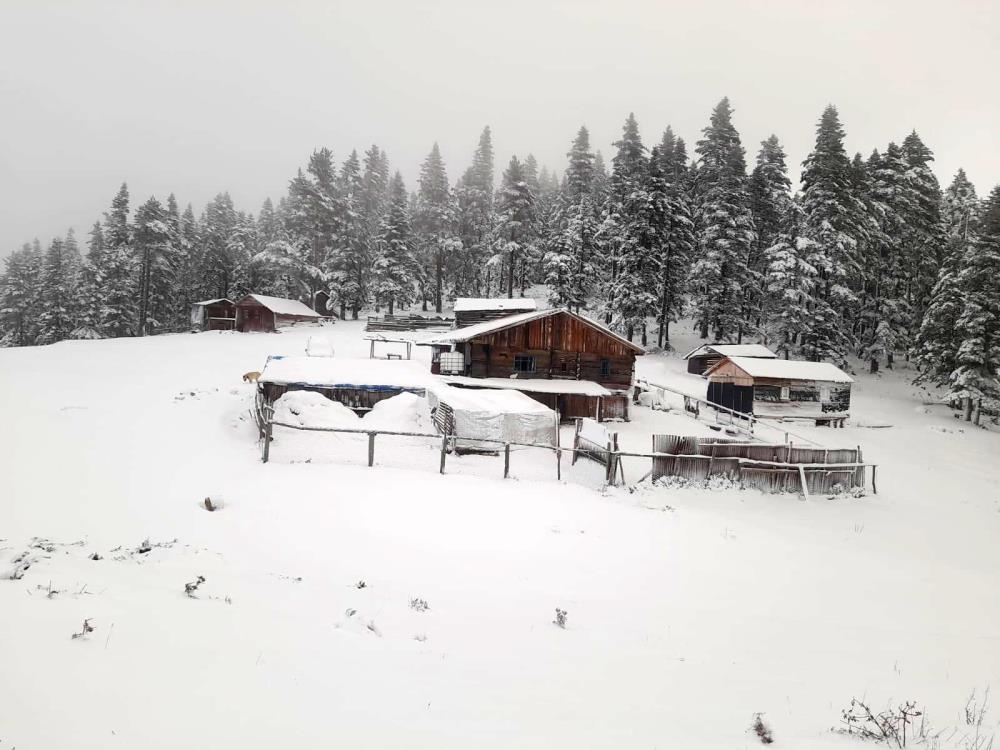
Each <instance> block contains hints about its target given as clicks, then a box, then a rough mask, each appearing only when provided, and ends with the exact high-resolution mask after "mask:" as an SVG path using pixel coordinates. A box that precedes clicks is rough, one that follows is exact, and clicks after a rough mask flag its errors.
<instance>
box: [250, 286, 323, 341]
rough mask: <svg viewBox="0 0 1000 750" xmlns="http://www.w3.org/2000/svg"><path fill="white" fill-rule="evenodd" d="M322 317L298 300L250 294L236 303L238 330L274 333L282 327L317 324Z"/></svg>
mask: <svg viewBox="0 0 1000 750" xmlns="http://www.w3.org/2000/svg"><path fill="white" fill-rule="evenodd" d="M321 317H322V316H321V315H320V314H319V313H318V312H316V311H315V310H313V309H311V308H310V307H309V306H308V305H304V304H303V303H301V302H299V301H298V300H294V299H284V298H283V297H268V296H267V295H264V294H248V295H247V296H246V297H244V298H243V299H241V300H240V301H239V302H237V303H236V330H237V331H242V332H244V333H246V332H249V331H257V332H263V333H274V332H275V331H276V330H277V329H278V328H279V327H280V326H287V325H293V324H295V323H308V322H316V321H318V320H319V319H320V318H321Z"/></svg>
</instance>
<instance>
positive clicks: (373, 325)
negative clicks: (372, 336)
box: [365, 315, 455, 331]
mask: <svg viewBox="0 0 1000 750" xmlns="http://www.w3.org/2000/svg"><path fill="white" fill-rule="evenodd" d="M454 322H455V319H454V318H442V317H425V316H422V315H381V316H379V315H369V316H368V319H367V320H366V321H365V330H366V331H423V330H433V329H440V328H451V326H452V324H453V323H454Z"/></svg>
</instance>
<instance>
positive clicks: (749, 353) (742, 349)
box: [684, 344, 778, 359]
mask: <svg viewBox="0 0 1000 750" xmlns="http://www.w3.org/2000/svg"><path fill="white" fill-rule="evenodd" d="M713 352H714V353H715V354H720V355H722V356H723V357H761V358H763V359H777V357H778V355H777V354H775V353H774V352H772V351H771V350H770V349H768V348H767V347H766V346H764V345H763V344H705V345H703V346H699V347H698V348H697V349H693V350H691V351H690V352H688V353H687V354H685V355H684V359H691V357H704V356H705V355H706V354H712V353H713Z"/></svg>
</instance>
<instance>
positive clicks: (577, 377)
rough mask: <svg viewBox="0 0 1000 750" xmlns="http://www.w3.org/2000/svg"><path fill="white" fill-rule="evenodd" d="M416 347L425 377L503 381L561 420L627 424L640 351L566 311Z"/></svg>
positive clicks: (481, 327) (509, 320) (500, 322)
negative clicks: (421, 349) (422, 352)
mask: <svg viewBox="0 0 1000 750" xmlns="http://www.w3.org/2000/svg"><path fill="white" fill-rule="evenodd" d="M422 343H423V344H424V345H429V346H431V347H432V349H433V354H432V357H431V372H433V373H435V374H440V375H448V376H451V377H452V378H453V379H458V378H460V379H461V381H455V380H453V381H452V382H455V383H456V384H460V385H465V386H467V387H469V386H474V385H478V386H479V387H498V386H497V382H506V384H507V385H506V386H505V387H508V388H515V389H517V390H520V391H523V392H524V393H526V394H528V395H529V396H531V397H532V398H535V399H536V400H538V401H541V402H542V403H544V404H545V405H546V406H548V407H549V408H552V409H556V410H557V411H559V413H560V414H561V415H562V417H563V418H566V419H568V418H571V417H594V416H596V417H597V418H601V419H610V418H625V419H627V418H628V390H629V388H630V387H631V385H632V379H633V375H634V373H635V358H636V356H638V355H640V354H643V353H644V350H643V349H642V347H640V346H637V345H636V344H633V343H632V342H631V341H629V340H628V339H625V338H623V337H621V336H619V335H618V334H616V333H614V332H612V331H609V330H608V329H607V328H605V327H604V326H602V325H600V324H599V323H595V322H594V321H592V320H588V319H587V318H585V317H583V316H582V315H577V314H575V313H572V312H569V311H568V310H539V311H535V312H525V313H519V314H516V315H509V316H506V317H503V318H499V319H497V320H493V321H488V322H484V323H478V324H476V325H473V326H466V327H464V328H458V329H455V330H454V331H449V332H448V333H445V334H441V335H439V336H436V337H434V338H432V339H430V340H428V341H425V342H422ZM473 381H478V383H474V382H473Z"/></svg>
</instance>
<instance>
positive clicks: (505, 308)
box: [455, 297, 538, 328]
mask: <svg viewBox="0 0 1000 750" xmlns="http://www.w3.org/2000/svg"><path fill="white" fill-rule="evenodd" d="M537 308H538V305H537V304H536V303H535V300H533V299H530V298H528V297H514V298H512V299H506V298H498V299H490V298H483V297H459V298H458V299H456V300H455V328H465V327H466V326H472V325H476V324H477V323H485V322H487V321H489V320H498V319H499V318H505V317H507V316H508V315H515V314H517V313H524V312H534V311H535V310H536V309H537Z"/></svg>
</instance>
